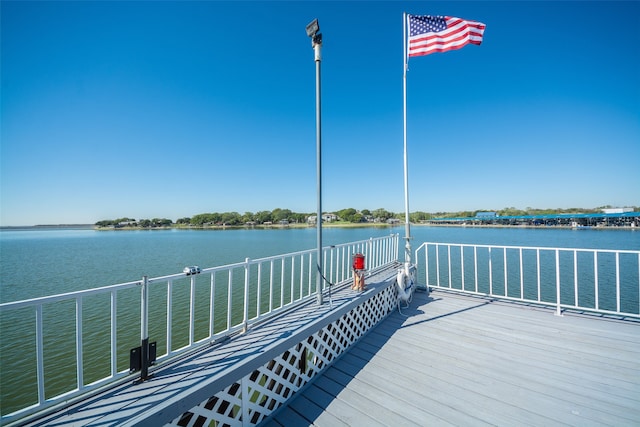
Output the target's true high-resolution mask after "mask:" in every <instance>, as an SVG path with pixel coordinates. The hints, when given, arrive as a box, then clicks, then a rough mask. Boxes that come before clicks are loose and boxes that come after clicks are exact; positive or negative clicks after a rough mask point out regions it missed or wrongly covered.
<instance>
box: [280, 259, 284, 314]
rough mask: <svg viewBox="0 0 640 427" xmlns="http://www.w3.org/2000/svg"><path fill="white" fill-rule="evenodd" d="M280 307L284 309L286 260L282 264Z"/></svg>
mask: <svg viewBox="0 0 640 427" xmlns="http://www.w3.org/2000/svg"><path fill="white" fill-rule="evenodd" d="M280 307H284V258H282V260H281V262H280Z"/></svg>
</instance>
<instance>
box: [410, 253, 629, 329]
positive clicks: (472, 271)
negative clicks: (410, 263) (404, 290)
mask: <svg viewBox="0 0 640 427" xmlns="http://www.w3.org/2000/svg"><path fill="white" fill-rule="evenodd" d="M415 260H416V265H417V267H418V278H417V281H418V283H425V284H426V285H427V286H430V287H436V288H447V289H454V290H457V291H461V292H467V293H472V294H481V295H489V296H493V297H499V298H504V299H511V300H517V301H525V302H533V303H539V304H544V305H550V306H553V307H554V308H555V309H556V313H557V314H561V313H562V310H563V309H573V310H581V311H590V312H598V313H603V314H613V315H620V316H627V317H633V318H640V298H639V296H640V251H631V250H603V249H569V248H547V247H518V246H487V245H466V244H451V243H432V242H425V243H423V244H422V245H420V246H419V247H418V248H417V249H416V251H415Z"/></svg>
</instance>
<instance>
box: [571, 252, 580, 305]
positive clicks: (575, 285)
mask: <svg viewBox="0 0 640 427" xmlns="http://www.w3.org/2000/svg"><path fill="white" fill-rule="evenodd" d="M573 291H574V296H573V298H574V302H575V304H574V305H575V306H576V307H578V306H579V305H580V304H578V301H579V300H578V251H576V250H574V251H573Z"/></svg>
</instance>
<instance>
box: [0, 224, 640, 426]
mask: <svg viewBox="0 0 640 427" xmlns="http://www.w3.org/2000/svg"><path fill="white" fill-rule="evenodd" d="M392 233H393V234H395V233H397V234H399V235H400V236H401V237H402V236H404V226H399V227H387V228H373V227H363V228H349V229H343V228H325V229H324V230H323V244H324V246H329V245H335V244H340V243H347V242H354V241H359V240H365V239H369V238H371V237H373V238H375V237H382V236H388V235H389V234H392ZM411 234H412V237H413V241H412V247H413V248H414V249H415V248H417V247H418V246H419V245H420V244H421V243H423V242H425V241H429V242H440V243H464V244H482V245H507V246H535V247H561V248H592V249H596V248H597V249H619V250H640V230H628V229H627V230H621V229H588V230H571V229H557V228H550V227H541V228H536V229H525V228H462V227H427V226H414V227H412V228H411ZM315 246H316V230H315V229H313V228H304V229H278V228H274V229H241V230H177V229H171V230H131V231H95V230H92V229H46V230H43V229H27V230H1V231H0V302H9V301H16V300H24V299H29V298H36V297H41V296H47V295H54V294H60V293H64V292H71V291H77V290H82V289H88V288H95V287H102V286H108V285H113V284H117V283H124V282H130V281H135V280H138V279H140V278H141V277H142V276H144V275H147V276H149V277H158V276H164V275H169V274H174V273H179V272H182V269H183V268H184V267H185V266H188V265H199V266H200V267H202V268H207V267H214V266H219V265H225V264H232V263H237V262H242V261H244V260H245V258H247V257H248V258H252V259H256V258H262V257H267V256H274V255H281V254H286V253H291V252H296V251H300V250H306V249H314V248H315ZM402 247H403V243H401V249H400V250H401V252H402ZM399 256H400V259H402V258H403V255H402V253H401V254H400V255H399ZM634 292H636V291H634ZM636 300H637V297H636ZM63 311H65V313H66V315H67V317H64V316H58V315H57V314H55V313H54V314H49V318H50V320H52V325H53V326H50V327H49V329H47V328H45V330H44V337H45V342H44V347H45V371H46V373H47V374H48V375H49V376H50V378H51V379H47V380H46V384H45V385H46V387H47V397H51V396H55V395H57V394H60V393H62V392H64V391H66V390H70V389H72V388H73V385H74V381H75V372H74V369H73V365H74V363H75V341H74V332H73V331H74V327H75V326H74V322H73V320H69V319H73V315H74V314H73V313H74V306H73V304H72V303H71V304H67V306H66V307H63ZM105 311H106V312H105V313H102V314H100V313H98V314H100V315H106V316H108V304H107V308H106V309H105ZM138 313H139V311H138ZM19 314H20V313H19ZM24 314H25V319H16V318H15V317H7V318H4V316H3V317H2V318H0V357H1V358H2V363H1V364H0V378H1V381H0V401H2V414H7V413H10V412H12V411H14V410H17V409H19V408H22V407H24V406H25V405H29V404H33V403H35V402H37V389H36V385H35V384H36V374H35V369H34V368H33V367H34V366H35V356H34V344H33V342H34V340H33V337H32V336H29V335H30V334H31V335H33V329H34V327H33V314H32V313H24ZM46 314H47V310H45V315H46ZM98 314H96V316H97V315H98ZM45 317H46V316H45ZM87 317H90V316H89V315H88V314H87ZM45 320H46V319H45ZM19 322H23V323H19ZM21 324H23V326H20V325H21ZM121 324H122V325H123V327H124V326H126V322H121V323H119V325H121ZM102 329H104V331H103V330H102ZM130 329H131V328H130ZM132 329H133V330H132V331H125V332H126V333H122V335H123V338H122V339H120V338H119V341H118V344H119V347H120V346H121V347H123V352H122V354H123V355H124V356H118V368H119V369H120V370H121V369H126V366H128V365H127V363H128V359H127V356H128V353H127V351H128V349H129V348H132V347H134V346H135V345H136V340H137V339H138V337H139V327H137V326H136V327H134V328H132ZM105 331H108V323H107V324H105V327H104V328H101V329H99V330H98V331H97V332H96V333H97V334H103V335H104V334H105V333H108V332H105ZM85 333H89V327H87V330H86V331H85ZM119 334H120V331H119ZM129 335H131V337H130V338H131V339H129V338H126V337H128V336H129ZM98 342H107V345H108V336H107V337H102V336H101V338H100V339H98ZM159 345H160V344H159ZM85 346H87V344H86V343H85ZM85 351H86V352H87V354H86V360H85V362H86V363H87V365H86V366H85V369H86V370H87V371H86V372H85V379H91V378H93V377H95V378H101V375H102V376H105V375H106V374H108V372H106V373H105V372H104V367H105V366H107V367H108V366H109V350H108V347H106V348H105V347H104V345H102V344H101V345H100V346H97V347H96V348H85ZM159 351H161V350H160V349H159ZM88 361H92V362H91V363H88ZM68 366H71V369H70V370H69V369H68V368H67V369H66V368H65V367H68ZM34 396H35V397H34ZM34 399H35V401H34Z"/></svg>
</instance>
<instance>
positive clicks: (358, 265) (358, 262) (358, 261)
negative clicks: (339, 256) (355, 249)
mask: <svg viewBox="0 0 640 427" xmlns="http://www.w3.org/2000/svg"><path fill="white" fill-rule="evenodd" d="M353 269H354V270H364V255H362V254H355V255H354V256H353Z"/></svg>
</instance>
